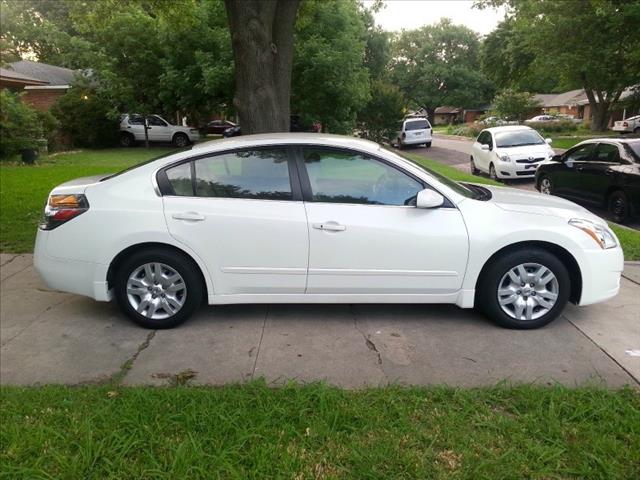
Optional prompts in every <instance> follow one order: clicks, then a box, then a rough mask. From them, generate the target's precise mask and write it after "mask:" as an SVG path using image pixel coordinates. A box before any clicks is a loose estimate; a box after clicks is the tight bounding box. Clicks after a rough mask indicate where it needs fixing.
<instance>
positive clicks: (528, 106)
mask: <svg viewBox="0 0 640 480" xmlns="http://www.w3.org/2000/svg"><path fill="white" fill-rule="evenodd" d="M538 106H539V102H538V100H536V99H535V97H534V96H533V95H532V94H530V93H529V92H517V91H515V90H512V89H510V88H507V89H505V90H503V91H502V92H500V93H499V94H498V95H496V96H495V98H494V99H493V111H492V114H493V115H495V116H497V117H500V118H504V119H506V120H517V121H519V122H522V121H523V120H525V119H526V118H527V117H528V116H529V115H530V114H531V113H532V112H533V111H534V110H535V109H536V107H538Z"/></svg>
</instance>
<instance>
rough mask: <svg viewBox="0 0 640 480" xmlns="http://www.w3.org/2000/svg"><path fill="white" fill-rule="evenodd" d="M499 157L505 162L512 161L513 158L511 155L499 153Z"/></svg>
mask: <svg viewBox="0 0 640 480" xmlns="http://www.w3.org/2000/svg"><path fill="white" fill-rule="evenodd" d="M498 158H500V160H502V161H503V162H510V161H511V159H510V158H509V155H498Z"/></svg>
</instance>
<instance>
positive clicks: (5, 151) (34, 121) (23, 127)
mask: <svg viewBox="0 0 640 480" xmlns="http://www.w3.org/2000/svg"><path fill="white" fill-rule="evenodd" d="M41 136H42V125H41V123H40V119H39V118H38V114H37V113H36V111H35V110H34V109H33V108H31V107H30V106H29V105H27V104H26V103H24V102H23V101H22V100H21V99H20V96H19V95H18V94H15V93H13V92H10V91H9V90H7V89H2V91H0V158H7V157H10V156H12V155H15V154H16V153H18V152H20V150H22V149H23V148H36V147H37V146H38V139H39V138H40V137H41Z"/></svg>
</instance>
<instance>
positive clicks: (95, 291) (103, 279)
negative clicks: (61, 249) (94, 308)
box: [33, 229, 112, 302]
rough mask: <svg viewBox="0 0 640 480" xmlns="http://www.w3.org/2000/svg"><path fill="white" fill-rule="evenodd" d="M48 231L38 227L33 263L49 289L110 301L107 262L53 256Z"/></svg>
mask: <svg viewBox="0 0 640 480" xmlns="http://www.w3.org/2000/svg"><path fill="white" fill-rule="evenodd" d="M49 233H50V232H48V231H45V230H40V229H38V233H37V235H36V245H35V249H34V254H33V264H34V267H35V269H36V271H37V272H38V274H39V275H40V277H41V278H42V280H44V282H45V283H46V284H47V286H48V287H49V288H52V289H54V290H59V291H61V292H68V293H75V294H77V295H83V296H86V297H91V298H93V299H95V300H98V301H101V302H108V301H110V300H111V298H112V295H111V292H110V291H109V288H108V284H107V270H108V268H109V267H108V265H102V264H99V263H92V262H82V261H77V260H70V259H65V258H57V257H52V256H50V255H48V254H47V252H46V244H47V239H48V236H49Z"/></svg>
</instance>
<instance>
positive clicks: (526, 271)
mask: <svg viewBox="0 0 640 480" xmlns="http://www.w3.org/2000/svg"><path fill="white" fill-rule="evenodd" d="M570 290H571V280H570V277H569V272H568V271H567V268H566V267H565V266H564V264H563V263H562V262H561V261H560V260H559V259H558V258H557V257H556V256H555V255H553V254H551V253H549V252H547V251H546V250H543V249H540V248H529V249H526V250H524V249H523V250H515V251H512V252H509V253H507V254H505V255H504V256H502V257H499V258H498V259H497V260H495V261H494V262H493V263H492V264H491V265H489V266H488V267H487V269H486V270H485V272H484V273H483V275H482V277H481V279H480V281H479V282H478V289H477V294H476V295H477V296H476V301H477V303H478V306H479V307H480V308H481V309H482V310H483V311H484V313H485V314H486V315H487V316H488V317H489V318H490V319H491V320H493V321H494V322H496V323H497V324H498V325H500V326H502V327H505V328H514V329H520V330H527V329H533V328H539V327H542V326H544V325H547V324H548V323H550V322H551V321H553V320H554V319H555V318H556V317H558V315H560V313H562V310H563V309H564V307H565V305H566V304H567V301H568V300H569V293H570Z"/></svg>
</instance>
